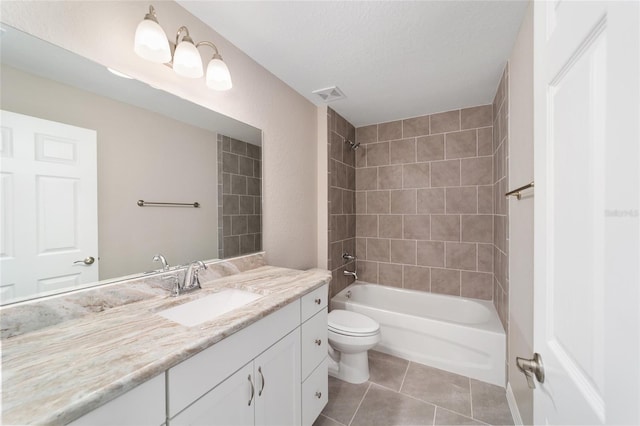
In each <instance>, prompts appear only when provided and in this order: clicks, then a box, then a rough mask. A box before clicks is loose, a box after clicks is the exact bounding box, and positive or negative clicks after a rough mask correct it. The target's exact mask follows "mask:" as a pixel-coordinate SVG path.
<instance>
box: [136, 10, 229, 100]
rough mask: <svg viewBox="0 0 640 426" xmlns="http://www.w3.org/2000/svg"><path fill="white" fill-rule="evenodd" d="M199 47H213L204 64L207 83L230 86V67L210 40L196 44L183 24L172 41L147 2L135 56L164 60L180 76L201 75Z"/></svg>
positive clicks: (218, 88) (218, 86)
mask: <svg viewBox="0 0 640 426" xmlns="http://www.w3.org/2000/svg"><path fill="white" fill-rule="evenodd" d="M200 46H209V47H211V48H212V49H213V50H214V54H213V57H212V58H211V60H210V61H209V63H208V65H207V74H206V83H207V86H208V87H209V88H211V89H214V90H229V89H231V87H232V86H233V84H232V82H231V74H230V73H229V68H228V67H227V64H226V63H225V62H224V61H223V60H222V56H221V55H220V52H219V51H218V48H217V47H216V45H215V44H213V43H212V42H210V41H201V42H198V43H195V42H194V41H193V39H192V38H191V36H190V34H189V29H188V28H187V27H186V26H184V25H183V26H181V27H180V28H178V30H177V31H176V41H175V44H173V43H172V42H171V41H169V40H168V38H167V36H166V34H165V32H164V30H163V29H162V27H161V26H160V24H159V23H158V18H157V15H156V11H155V9H154V7H153V6H152V5H149V13H147V14H146V15H145V17H144V19H143V20H142V22H140V23H139V24H138V28H137V29H136V35H135V41H134V51H135V52H136V53H137V54H138V56H140V57H142V58H144V59H147V60H149V61H152V62H160V63H164V64H166V65H168V66H170V67H171V68H173V70H174V71H175V72H176V74H178V75H180V76H183V77H188V78H199V77H202V76H203V74H204V72H203V68H202V57H201V56H200V53H199V51H198V47H200Z"/></svg>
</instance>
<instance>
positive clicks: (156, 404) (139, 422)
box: [70, 374, 166, 426]
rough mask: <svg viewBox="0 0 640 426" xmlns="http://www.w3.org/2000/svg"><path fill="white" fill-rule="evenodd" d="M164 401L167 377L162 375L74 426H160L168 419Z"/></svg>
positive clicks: (95, 411)
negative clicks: (165, 378) (165, 379)
mask: <svg viewBox="0 0 640 426" xmlns="http://www.w3.org/2000/svg"><path fill="white" fill-rule="evenodd" d="M164 401H165V385H164V374H160V375H158V376H156V377H154V378H153V379H151V380H148V381H146V382H144V383H143V384H141V385H140V386H138V387H136V388H134V389H132V390H130V391H129V392H127V393H125V394H124V395H120V396H119V397H117V398H116V399H114V400H112V401H109V402H107V403H106V404H104V405H103V406H101V407H100V408H97V409H95V410H93V411H91V412H90V413H88V414H85V415H84V416H82V417H80V418H79V419H76V420H74V421H73V422H71V423H70V425H73V426H84V425H87V426H111V425H122V426H129V425H130V426H147V425H150V426H159V425H161V424H162V423H163V422H164V421H165V420H166V417H165V416H166V412H165V405H164Z"/></svg>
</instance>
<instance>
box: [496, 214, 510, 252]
mask: <svg viewBox="0 0 640 426" xmlns="http://www.w3.org/2000/svg"><path fill="white" fill-rule="evenodd" d="M493 244H494V245H495V246H496V247H497V248H499V249H500V250H501V251H503V252H506V251H507V217H506V216H499V215H494V216H493Z"/></svg>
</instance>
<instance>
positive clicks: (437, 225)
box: [431, 214, 460, 241]
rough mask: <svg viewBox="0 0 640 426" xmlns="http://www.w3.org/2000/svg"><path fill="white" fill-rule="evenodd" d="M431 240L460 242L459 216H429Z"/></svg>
mask: <svg viewBox="0 0 640 426" xmlns="http://www.w3.org/2000/svg"><path fill="white" fill-rule="evenodd" d="M431 239H432V240H438V241H460V216H458V215H437V214H434V215H431Z"/></svg>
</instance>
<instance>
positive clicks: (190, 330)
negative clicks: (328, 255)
mask: <svg viewBox="0 0 640 426" xmlns="http://www.w3.org/2000/svg"><path fill="white" fill-rule="evenodd" d="M330 277H331V275H330V273H329V272H328V271H326V270H318V269H312V270H308V271H298V270H292V269H285V268H279V267H273V266H259V267H257V268H255V269H251V270H248V271H245V272H241V273H238V274H235V275H230V276H226V277H222V278H217V279H213V280H210V281H207V282H206V283H203V284H202V287H203V288H202V290H199V291H196V292H194V293H189V294H185V295H181V296H179V297H171V296H170V295H169V293H168V292H166V293H164V292H163V293H162V294H161V295H153V297H147V298H143V299H142V300H139V301H136V302H133V303H128V304H125V305H121V306H114V307H110V308H109V309H106V310H103V311H102V312H95V313H94V312H91V313H89V314H87V315H84V316H80V317H79V318H72V319H68V320H65V321H62V322H59V323H57V324H55V325H52V326H48V327H43V328H40V329H37V330H34V331H29V332H25V333H23V334H19V335H15V336H13V337H9V338H6V339H3V340H2V419H1V421H2V423H3V424H32V423H37V424H43V423H44V424H65V423H68V422H71V421H73V420H75V419H77V418H79V417H80V416H82V415H84V414H86V413H88V412H90V411H92V410H93V409H95V408H97V407H99V406H100V405H102V404H104V403H106V402H108V401H110V400H112V399H114V398H116V397H117V396H119V395H121V394H124V393H125V392H127V391H129V390H130V389H132V388H134V387H135V386H137V385H139V384H141V383H143V382H145V381H146V380H148V379H151V378H153V377H155V376H157V375H158V374H161V373H162V372H164V371H165V370H167V369H169V368H171V367H173V366H175V365H177V364H178V363H180V362H182V361H184V360H186V359H187V358H189V357H191V356H192V355H194V354H196V353H198V352H200V351H202V350H204V349H206V348H208V347H210V346H211V345H213V344H215V343H216V342H218V341H220V340H222V339H224V338H225V337H227V336H229V335H231V334H233V333H234V332H236V331H238V330H241V329H243V328H244V327H247V326H248V325H250V324H252V323H254V322H256V321H257V320H259V319H261V318H263V317H265V316H267V315H268V314H270V313H272V312H274V311H276V310H278V309H279V308H281V307H283V306H285V305H287V304H289V303H290V302H292V301H294V300H295V299H297V298H299V297H301V296H302V295H304V294H306V293H308V292H310V291H312V290H314V289H316V288H318V287H320V286H321V285H323V284H326V283H328V282H329V281H330ZM223 288H237V289H242V290H247V291H251V292H255V293H259V294H262V295H263V297H261V298H260V299H258V300H256V301H254V302H252V303H249V304H247V305H245V306H243V307H241V308H238V309H236V310H233V311H231V312H229V313H227V314H224V315H222V316H220V317H218V318H216V319H214V320H212V321H210V322H205V323H202V324H200V325H197V326H194V327H186V326H182V325H180V324H177V323H174V322H172V321H170V320H168V319H165V318H163V317H161V316H159V315H156V314H155V313H156V312H158V311H162V310H164V309H167V308H168V307H172V306H177V305H179V304H182V303H185V302H189V301H191V300H194V299H197V298H199V297H202V296H205V295H208V294H211V293H213V292H216V291H219V290H221V289H223ZM112 291H113V289H112ZM5 315H6V314H5Z"/></svg>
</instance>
